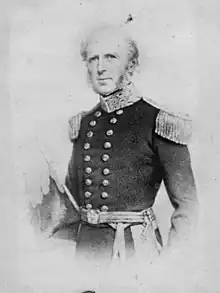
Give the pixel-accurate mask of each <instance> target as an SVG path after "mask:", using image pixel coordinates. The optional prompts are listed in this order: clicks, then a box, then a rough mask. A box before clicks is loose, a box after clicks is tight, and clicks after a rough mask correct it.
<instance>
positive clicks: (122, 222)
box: [80, 207, 163, 262]
mask: <svg viewBox="0 0 220 293" xmlns="http://www.w3.org/2000/svg"><path fill="white" fill-rule="evenodd" d="M80 215H81V219H82V221H84V222H86V223H88V224H92V225H100V224H108V225H109V226H111V227H112V228H113V229H115V230H116V231H115V239H114V244H113V252H112V253H113V254H112V256H113V260H114V259H119V260H120V261H122V262H123V261H124V260H125V238H124V230H125V229H126V228H127V227H129V226H131V225H134V224H142V225H143V231H142V235H141V236H142V237H143V238H145V237H146V233H147V228H148V226H149V225H151V226H152V228H153V229H154V232H155V236H156V242H157V244H158V245H159V246H158V245H156V247H157V250H158V252H160V249H161V248H162V246H163V242H162V237H161V234H160V231H159V227H158V225H157V222H156V217H155V214H154V211H153V209H152V208H148V209H146V210H143V211H141V212H127V211H123V212H118V211H117V212H111V211H110V212H101V211H99V210H94V209H84V208H82V207H81V208H80Z"/></svg>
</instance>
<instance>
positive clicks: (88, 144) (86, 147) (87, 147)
mask: <svg viewBox="0 0 220 293" xmlns="http://www.w3.org/2000/svg"><path fill="white" fill-rule="evenodd" d="M84 149H85V150H88V149H90V143H88V142H86V143H85V144H84Z"/></svg>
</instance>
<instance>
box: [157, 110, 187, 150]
mask: <svg viewBox="0 0 220 293" xmlns="http://www.w3.org/2000/svg"><path fill="white" fill-rule="evenodd" d="M155 133H157V134H158V135H160V136H162V137H164V138H166V139H168V140H170V141H173V142H175V143H178V144H182V145H187V144H188V143H189V141H190V139H191V136H192V120H191V119H190V118H189V117H188V116H186V117H180V116H176V115H174V114H171V113H168V112H166V111H163V110H160V111H159V113H158V115H157V118H156V127H155Z"/></svg>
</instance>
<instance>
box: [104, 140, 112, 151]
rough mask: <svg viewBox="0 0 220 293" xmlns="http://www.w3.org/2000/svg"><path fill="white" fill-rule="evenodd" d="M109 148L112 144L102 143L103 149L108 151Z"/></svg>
mask: <svg viewBox="0 0 220 293" xmlns="http://www.w3.org/2000/svg"><path fill="white" fill-rule="evenodd" d="M111 146H112V144H111V143H110V142H109V141H106V142H105V143H104V148H105V149H110V148H111Z"/></svg>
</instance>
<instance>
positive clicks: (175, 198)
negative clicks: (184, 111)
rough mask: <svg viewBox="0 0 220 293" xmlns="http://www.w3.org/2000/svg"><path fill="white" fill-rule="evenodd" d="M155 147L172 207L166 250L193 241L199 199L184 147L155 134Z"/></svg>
mask: <svg viewBox="0 0 220 293" xmlns="http://www.w3.org/2000/svg"><path fill="white" fill-rule="evenodd" d="M154 145H155V148H156V152H157V155H158V158H159V161H160V165H161V169H162V176H163V181H164V184H165V187H166V190H167V193H168V196H169V199H170V201H171V204H172V206H173V208H174V212H173V214H172V217H171V229H170V232H169V237H168V243H167V246H168V247H170V246H171V247H172V246H173V245H174V246H176V244H177V246H179V245H182V244H183V243H186V242H185V241H187V242H189V240H192V239H193V238H192V236H193V233H194V232H195V228H196V224H197V220H198V210H199V209H198V207H199V204H198V198H197V189H196V184H195V179H194V175H193V171H192V166H191V158H190V153H189V149H188V146H187V145H181V144H178V143H176V142H173V141H171V140H169V139H166V138H164V137H161V136H159V135H157V134H155V137H154Z"/></svg>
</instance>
